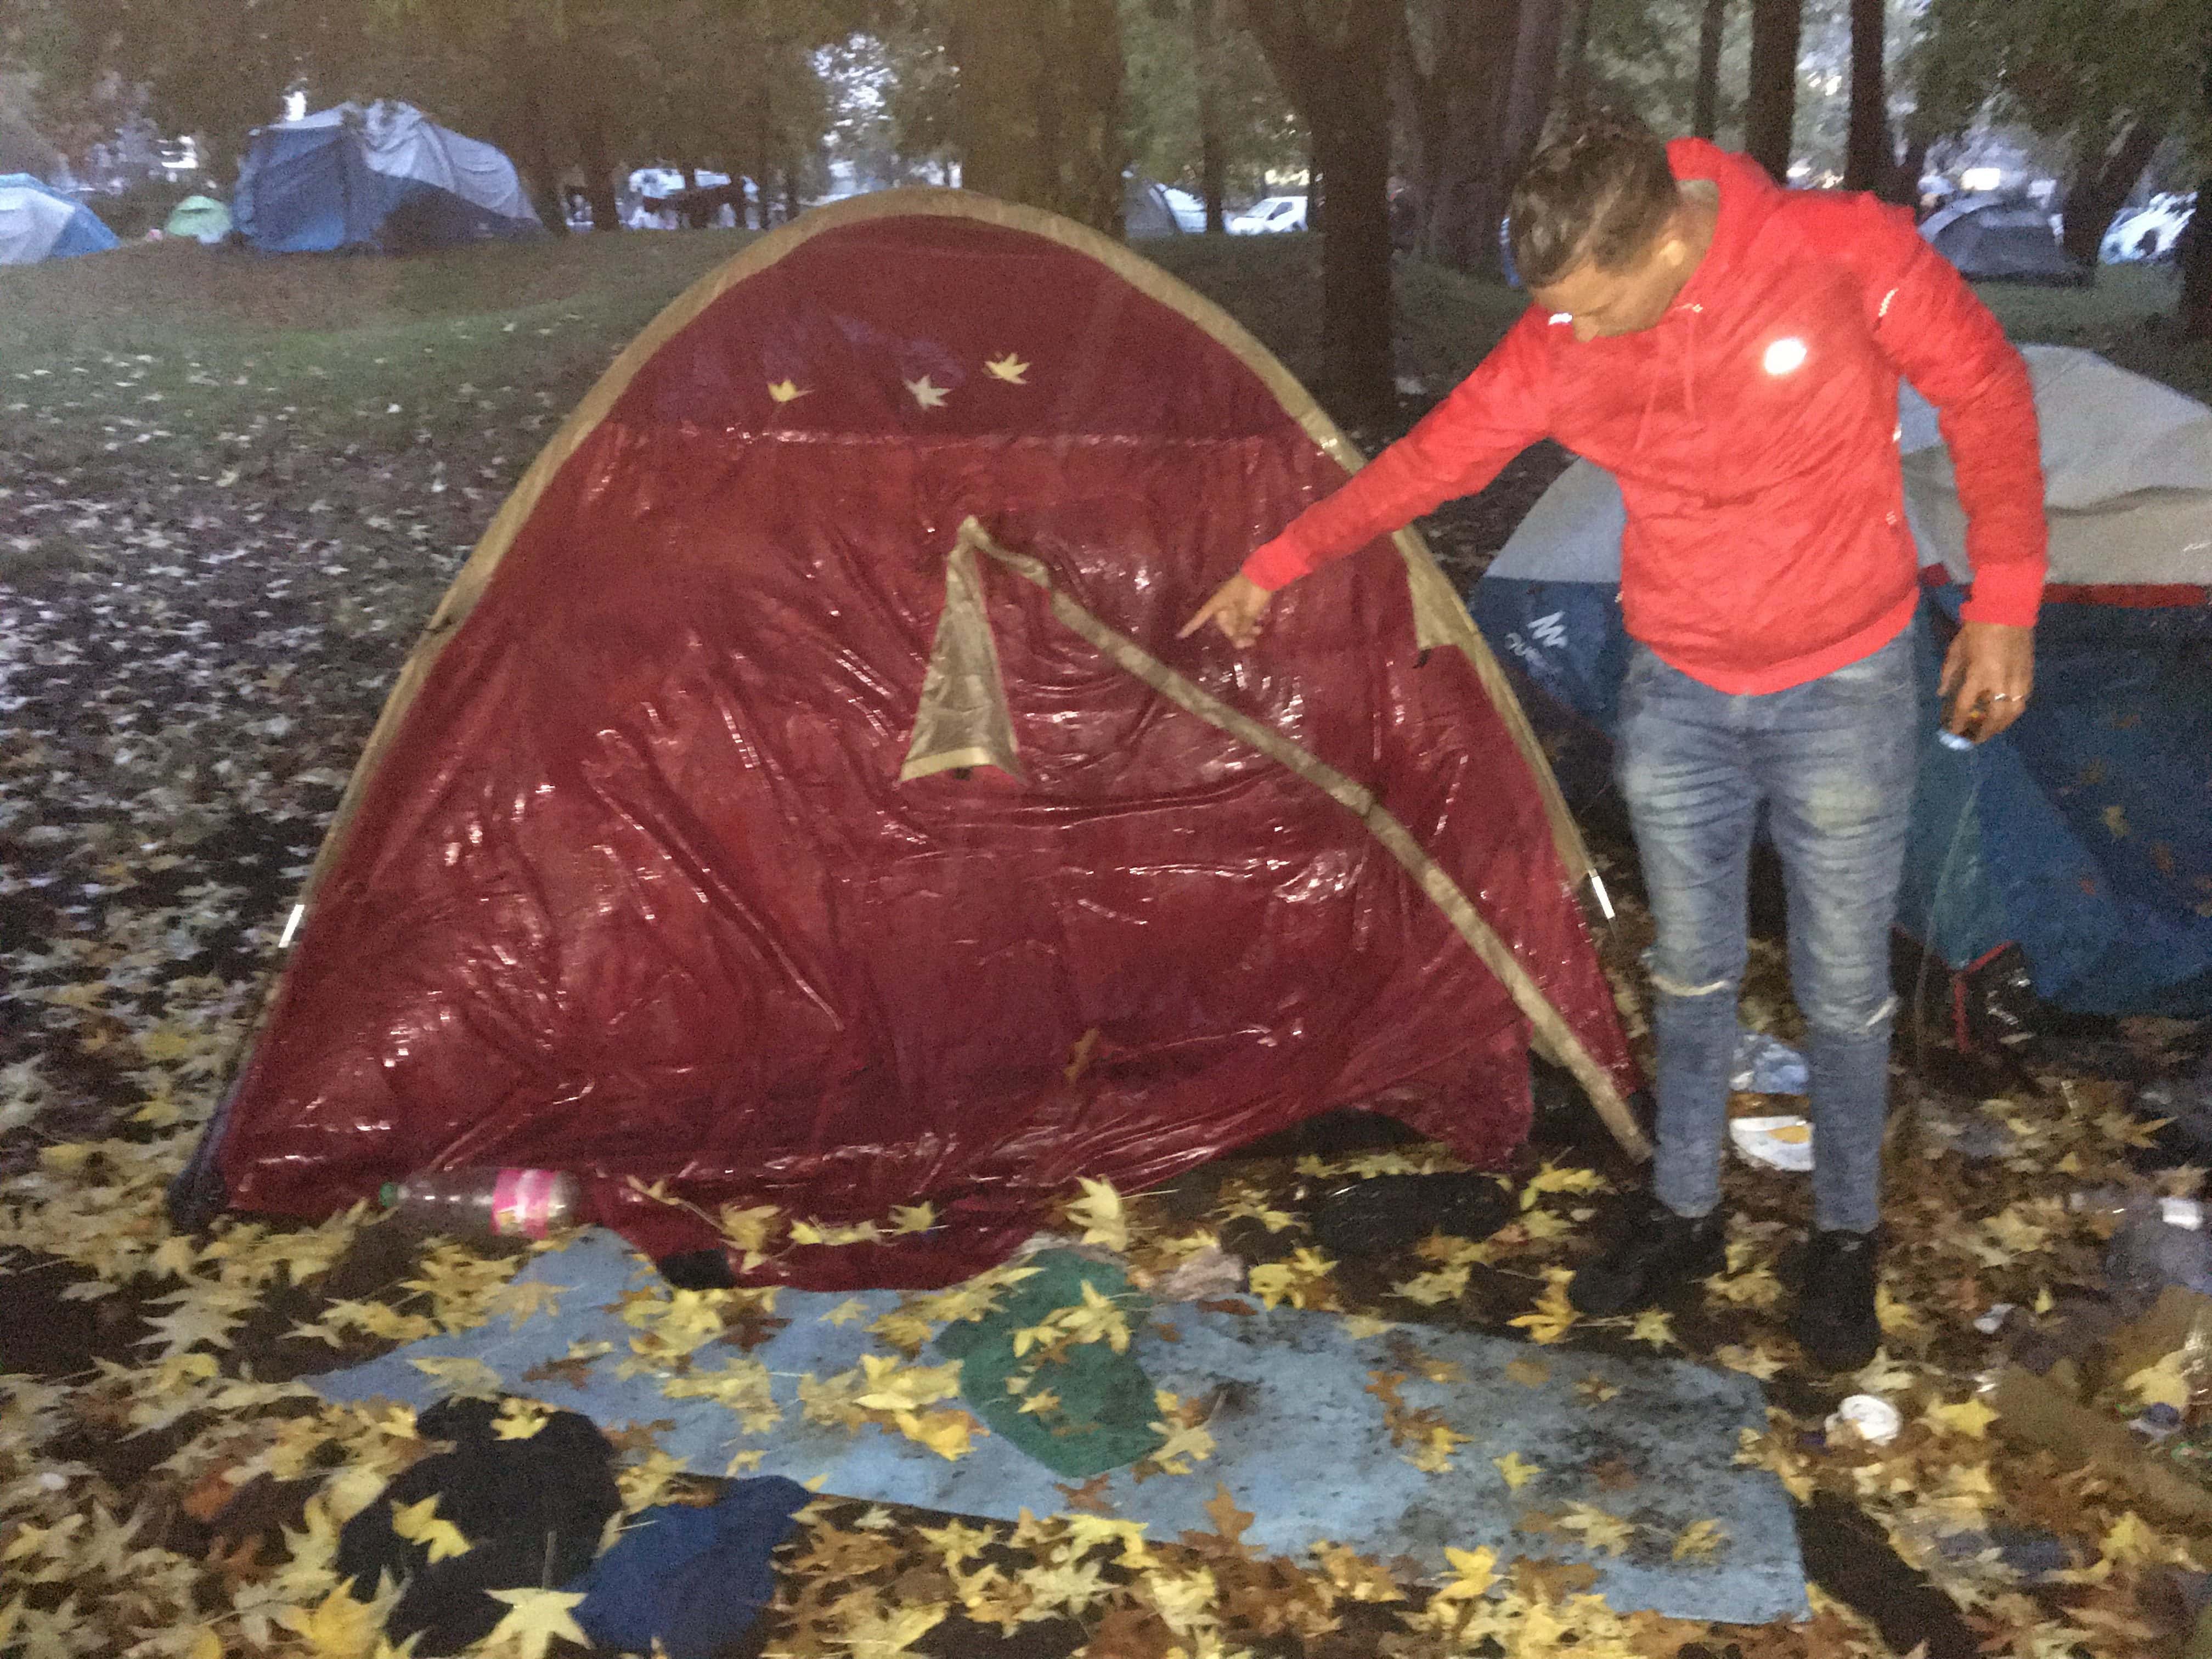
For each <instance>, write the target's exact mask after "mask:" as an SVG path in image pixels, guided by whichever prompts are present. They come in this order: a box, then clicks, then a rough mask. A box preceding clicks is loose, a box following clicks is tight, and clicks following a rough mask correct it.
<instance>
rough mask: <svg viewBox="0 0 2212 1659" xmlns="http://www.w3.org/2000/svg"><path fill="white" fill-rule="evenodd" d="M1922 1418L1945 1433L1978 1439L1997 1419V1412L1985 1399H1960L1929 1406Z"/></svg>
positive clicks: (1984, 1435)
mask: <svg viewBox="0 0 2212 1659" xmlns="http://www.w3.org/2000/svg"><path fill="white" fill-rule="evenodd" d="M1996 1420H1997V1413H1996V1411H1995V1410H1994V1409H1992V1408H1991V1407H1990V1405H1989V1404H1988V1402H1987V1401H1982V1400H1962V1401H1960V1402H1959V1403H1958V1404H1957V1405H1955V1406H1931V1407H1929V1409H1928V1412H1927V1413H1926V1415H1925V1417H1924V1419H1923V1421H1925V1422H1927V1423H1929V1424H1930V1425H1934V1426H1935V1427H1936V1428H1937V1429H1940V1430H1942V1431H1945V1432H1947V1433H1950V1434H1963V1435H1965V1436H1966V1437H1967V1438H1968V1439H1970V1440H1980V1439H1983V1438H1984V1437H1986V1435H1987V1431H1988V1429H1989V1426H1990V1424H1992V1423H1994V1422H1996Z"/></svg>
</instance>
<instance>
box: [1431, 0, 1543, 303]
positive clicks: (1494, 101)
mask: <svg viewBox="0 0 2212 1659" xmlns="http://www.w3.org/2000/svg"><path fill="white" fill-rule="evenodd" d="M1453 16H1454V21H1453V24H1452V27H1449V29H1448V30H1446V31H1445V33H1444V34H1443V37H1442V38H1441V39H1440V40H1439V42H1438V45H1437V61H1436V66H1435V69H1434V70H1433V71H1432V72H1431V75H1430V76H1428V85H1427V86H1426V87H1425V88H1424V89H1423V94H1424V96H1423V121H1422V125H1423V129H1424V131H1425V137H1424V139H1423V143H1422V149H1423V166H1424V167H1425V171H1426V173H1427V175H1428V176H1427V179H1426V180H1425V191H1426V195H1427V210H1428V212H1427V222H1426V224H1425V228H1424V230H1423V235H1422V247H1423V252H1425V253H1426V255H1427V256H1428V257H1429V258H1431V259H1434V260H1436V261H1437V262H1438V263H1439V264H1448V265H1451V266H1453V267H1455V268H1456V269H1458V270H1473V271H1494V270H1497V269H1498V222H1499V221H1500V220H1501V219H1502V218H1503V217H1504V213H1505V198H1506V192H1507V191H1508V190H1509V189H1510V185H1511V179H1510V173H1509V172H1508V169H1509V168H1510V167H1512V166H1513V165H1514V162H1513V161H1511V160H1510V158H1509V157H1508V156H1507V155H1505V154H1504V153H1503V152H1504V149H1505V148H1506V144H1507V139H1506V134H1505V127H1506V123H1507V115H1508V112H1509V110H1510V108H1511V107H1512V99H1511V85H1510V82H1511V76H1512V69H1513V64H1514V63H1515V61H1516V58H1519V56H1520V43H1521V34H1520V26H1521V19H1522V7H1521V5H1520V4H1519V3H1518V0H1479V3H1476V4H1473V5H1468V6H1466V7H1464V8H1460V9H1455V13H1454V14H1453ZM1506 40H1510V41H1512V42H1513V43H1514V49H1513V51H1511V52H1506V51H1503V50H1501V49H1500V47H1499V43H1500V42H1503V41H1506Z"/></svg>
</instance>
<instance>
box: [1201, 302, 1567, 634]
mask: <svg viewBox="0 0 2212 1659" xmlns="http://www.w3.org/2000/svg"><path fill="white" fill-rule="evenodd" d="M1546 327H1547V323H1546V320H1545V319H1544V318H1543V317H1542V316H1541V315H1540V314H1539V313H1536V312H1535V311H1534V310H1533V309H1532V310H1530V311H1528V312H1527V313H1524V314H1523V315H1522V319H1521V320H1520V321H1519V322H1517V323H1516V324H1515V325H1513V328H1512V329H1511V331H1510V332H1509V333H1507V335H1506V337H1505V338H1504V340H1502V341H1501V342H1499V343H1498V348H1497V349H1495V350H1493V351H1492V353H1491V354H1490V355H1489V356H1487V357H1485V358H1484V359H1483V360H1482V362H1480V364H1479V365H1477V367H1476V368H1475V371H1474V374H1470V375H1468V377H1467V379H1465V380H1462V381H1461V382H1460V383H1459V385H1458V386H1456V387H1455V388H1454V389H1453V391H1452V392H1451V395H1450V396H1449V397H1448V398H1445V399H1444V400H1443V402H1442V403H1440V404H1437V406H1436V407H1435V408H1434V409H1432V410H1430V411H1429V413H1428V414H1427V415H1425V416H1423V417H1422V419H1421V421H1420V423H1419V425H1417V426H1415V427H1414V428H1413V430H1412V431H1411V432H1408V433H1407V435H1405V436H1404V437H1402V438H1401V439H1400V440H1399V441H1397V442H1396V443H1395V444H1392V445H1391V446H1390V447H1389V448H1388V449H1385V450H1384V451H1383V453H1381V454H1380V455H1377V456H1376V458H1375V459H1373V460H1371V461H1370V462H1369V463H1368V464H1367V465H1365V466H1364V467H1362V468H1360V470H1359V471H1357V472H1355V473H1353V474H1352V476H1351V477H1349V478H1347V479H1346V480H1345V482H1344V483H1343V484H1342V485H1341V486H1340V488H1339V489H1336V490H1335V491H1334V493H1333V494H1330V495H1325V496H1323V497H1322V499H1321V500H1319V501H1316V502H1314V503H1313V505H1312V506H1310V507H1307V508H1306V510H1305V511H1304V512H1303V513H1299V514H1298V516H1297V518H1295V519H1293V520H1291V522H1290V524H1289V525H1288V526H1286V527H1285V529H1284V531H1283V532H1282V533H1281V534H1280V535H1279V536H1277V537H1275V538H1274V539H1273V540H1272V541H1269V542H1267V543H1265V544H1262V545H1261V547H1260V548H1258V549H1257V550H1255V552H1254V553H1253V554H1252V556H1250V557H1249V558H1248V559H1246V560H1245V561H1244V565H1243V568H1242V569H1241V570H1239V571H1238V572H1237V574H1235V575H1234V576H1231V578H1230V579H1229V580H1227V581H1225V582H1224V583H1223V584H1222V585H1221V586H1219V587H1218V588H1217V589H1215V590H1214V592H1213V595H1212V598H1211V599H1207V600H1206V603H1205V604H1204V605H1200V607H1199V609H1198V611H1197V612H1196V613H1195V614H1194V616H1193V617H1191V619H1190V620H1189V621H1188V622H1187V623H1184V624H1183V625H1182V631H1181V632H1180V633H1179V634H1178V635H1176V637H1177V638H1178V639H1182V638H1187V637H1188V636H1189V635H1192V634H1194V633H1196V632H1197V631H1198V630H1199V629H1201V628H1203V627H1205V626H1206V624H1207V623H1213V624H1214V625H1215V626H1216V627H1218V628H1219V629H1221V631H1222V633H1223V634H1224V635H1226V636H1227V637H1228V638H1229V640H1230V641H1231V642H1232V643H1233V644H1235V645H1237V646H1238V647H1249V646H1250V645H1252V644H1253V643H1254V642H1255V641H1257V640H1258V639H1259V637H1260V622H1261V617H1264V616H1265V615H1266V614H1267V605H1268V603H1269V601H1270V600H1272V599H1273V598H1274V594H1275V591H1276V590H1277V589H1278V588H1280V587H1282V586H1284V585H1285V584H1286V583H1289V582H1292V581H1295V580H1297V578H1299V577H1300V576H1303V575H1305V574H1309V573H1310V572H1311V571H1313V570H1315V569H1316V568H1319V567H1320V566H1322V565H1323V564H1326V563H1328V562H1329V561H1330V560H1331V559H1337V558H1341V557H1343V556H1344V555H1346V554H1347V553H1349V552H1351V551H1352V550H1354V549H1355V548H1360V547H1364V546H1365V545H1366V544H1368V543H1370V542H1371V541H1373V540H1374V539H1375V538H1376V537H1377V536H1380V535H1383V534H1385V533H1386V532H1390V531H1394V530H1396V529H1398V528H1399V527H1401V526H1404V525H1407V524H1410V523H1412V522H1413V520H1415V519H1418V518H1419V517H1420V515H1421V514H1422V513H1425V512H1427V511H1428V510H1429V509H1430V508H1431V507H1435V506H1436V505H1437V503H1438V502H1439V501H1448V500H1449V499H1450V498H1451V497H1452V496H1454V495H1472V494H1473V493H1474V491H1476V490H1478V489H1481V488H1482V487H1483V485H1485V484H1486V483H1489V482H1490V481H1491V479H1492V478H1494V477H1497V476H1498V469H1499V468H1500V467H1502V466H1504V465H1505V463H1506V462H1508V461H1510V460H1511V459H1513V458H1514V457H1515V456H1516V455H1517V454H1519V453H1521V452H1522V450H1524V449H1526V448H1527V447H1528V446H1529V445H1530V444H1532V443H1534V442H1535V441H1536V440H1537V439H1539V438H1541V437H1542V436H1543V435H1544V434H1545V431H1546V429H1547V424H1548V419H1549V409H1548V404H1547V398H1546V396H1545V389H1546V386H1547V382H1548V380H1549V374H1548V363H1549V358H1548V347H1547V343H1546V341H1545V338H1544V331H1545V329H1546Z"/></svg>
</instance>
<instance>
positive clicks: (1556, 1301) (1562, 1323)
mask: <svg viewBox="0 0 2212 1659" xmlns="http://www.w3.org/2000/svg"><path fill="white" fill-rule="evenodd" d="M1573 1276H1574V1275H1573V1274H1571V1273H1568V1272H1566V1271H1565V1269H1554V1270H1553V1273H1551V1275H1550V1277H1551V1283H1550V1284H1548V1285H1546V1286H1545V1287H1544V1293H1543V1295H1541V1296H1540V1297H1537V1298H1536V1305H1535V1308H1534V1310H1532V1311H1530V1312H1528V1313H1524V1314H1522V1315H1521V1316H1519V1317H1518V1318H1516V1319H1510V1320H1508V1321H1507V1322H1506V1323H1508V1324H1509V1325H1516V1326H1518V1327H1519V1328H1521V1329H1522V1330H1525V1331H1527V1332H1528V1337H1529V1340H1531V1341H1534V1342H1537V1343H1543V1344H1548V1343H1553V1342H1557V1341H1558V1340H1559V1339H1560V1338H1561V1337H1563V1336H1565V1334H1567V1329H1568V1328H1569V1327H1570V1326H1571V1325H1572V1324H1573V1323H1574V1322H1575V1319H1576V1314H1575V1309H1574V1304H1572V1303H1571V1302H1569V1301H1568V1300H1567V1281H1568V1280H1569V1279H1571V1278H1573Z"/></svg>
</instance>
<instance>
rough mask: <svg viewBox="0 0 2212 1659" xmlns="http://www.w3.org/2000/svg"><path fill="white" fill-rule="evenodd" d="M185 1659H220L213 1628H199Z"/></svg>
mask: <svg viewBox="0 0 2212 1659" xmlns="http://www.w3.org/2000/svg"><path fill="white" fill-rule="evenodd" d="M7 1639H8V1638H7V1633H6V1632H0V1642H4V1641H6V1640H7ZM185 1659H222V1638H221V1637H220V1636H217V1635H216V1633H215V1627H214V1626H211V1625H202V1626H200V1633H199V1634H198V1635H197V1636H195V1637H194V1638H192V1645H191V1652H190V1653H188V1654H187V1655H186V1656H185Z"/></svg>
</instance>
